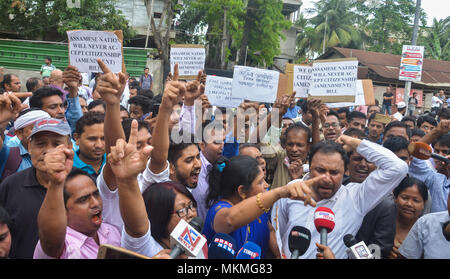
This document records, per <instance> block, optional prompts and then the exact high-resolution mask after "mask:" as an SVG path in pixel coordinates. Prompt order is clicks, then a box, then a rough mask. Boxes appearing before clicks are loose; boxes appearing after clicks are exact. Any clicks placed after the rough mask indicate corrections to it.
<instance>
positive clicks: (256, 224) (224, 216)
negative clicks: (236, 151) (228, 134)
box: [203, 155, 320, 258]
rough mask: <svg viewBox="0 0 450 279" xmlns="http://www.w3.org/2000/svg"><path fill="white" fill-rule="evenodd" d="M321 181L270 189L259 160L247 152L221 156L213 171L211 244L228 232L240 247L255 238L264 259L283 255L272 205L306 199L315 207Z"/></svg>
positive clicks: (210, 179) (207, 229) (209, 222)
mask: <svg viewBox="0 0 450 279" xmlns="http://www.w3.org/2000/svg"><path fill="white" fill-rule="evenodd" d="M319 180H320V177H319V178H317V179H312V180H308V181H306V182H302V181H299V182H296V183H291V184H288V185H286V186H282V187H278V188H275V189H273V190H270V191H266V190H265V186H266V185H267V184H266V181H265V180H264V172H263V171H262V170H261V168H260V167H259V166H258V162H257V161H256V159H254V158H252V157H249V156H243V155H239V156H235V157H232V158H231V159H226V158H224V157H221V158H219V159H218V160H217V162H216V163H215V164H214V165H213V167H212V168H211V170H210V171H209V176H208V182H209V193H208V196H207V200H206V202H207V205H208V206H209V211H208V214H207V216H206V219H205V226H204V228H203V234H204V235H205V236H206V239H207V240H208V243H210V242H211V240H212V239H213V237H214V235H215V234H216V233H226V234H229V235H230V236H232V237H233V238H234V239H235V240H236V245H237V247H236V248H237V249H236V250H239V249H240V248H241V247H242V246H243V245H244V243H245V242H246V241H251V242H254V243H256V244H257V245H259V246H260V247H261V251H262V255H261V257H262V258H265V257H267V256H269V255H273V256H274V257H277V258H279V257H280V252H279V249H278V246H277V242H276V238H275V231H274V229H273V227H272V225H271V224H270V222H269V220H270V218H269V214H268V212H269V209H270V207H271V206H272V205H273V204H274V203H275V202H276V201H277V200H278V199H280V198H291V199H299V200H304V201H305V203H310V204H312V205H313V206H315V202H314V201H313V200H311V186H312V184H314V183H315V182H317V181H319Z"/></svg>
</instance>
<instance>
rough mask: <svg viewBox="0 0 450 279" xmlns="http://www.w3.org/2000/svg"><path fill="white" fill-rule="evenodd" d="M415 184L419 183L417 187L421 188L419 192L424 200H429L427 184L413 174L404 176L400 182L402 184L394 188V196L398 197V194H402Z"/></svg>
mask: <svg viewBox="0 0 450 279" xmlns="http://www.w3.org/2000/svg"><path fill="white" fill-rule="evenodd" d="M413 185H417V188H418V189H419V193H420V195H421V196H422V198H423V201H424V202H426V201H427V200H428V189H427V186H425V184H424V183H423V182H422V181H420V180H419V179H416V178H413V177H411V176H406V177H405V178H403V180H402V181H401V182H400V184H399V185H398V186H397V187H396V188H395V189H394V191H393V193H394V197H395V198H397V197H398V195H400V194H401V193H402V192H403V191H404V190H406V189H407V188H409V187H412V186H413Z"/></svg>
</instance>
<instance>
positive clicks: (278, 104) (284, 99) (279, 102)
mask: <svg viewBox="0 0 450 279" xmlns="http://www.w3.org/2000/svg"><path fill="white" fill-rule="evenodd" d="M295 94H296V92H295V91H293V92H292V94H291V95H283V96H281V97H280V98H278V99H276V100H275V103H274V104H273V108H277V109H278V115H279V119H280V121H281V118H282V117H283V115H284V114H285V113H286V112H287V110H288V108H289V106H290V105H291V103H293V102H295Z"/></svg>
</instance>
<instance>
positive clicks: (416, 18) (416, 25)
mask: <svg viewBox="0 0 450 279" xmlns="http://www.w3.org/2000/svg"><path fill="white" fill-rule="evenodd" d="M420 5H421V0H416V14H415V15H414V29H413V35H412V41H411V45H413V46H415V45H416V43H417V33H418V31H419V17H420ZM410 91H411V81H406V82H405V92H404V94H405V97H404V99H405V104H406V111H408V107H409V92H410Z"/></svg>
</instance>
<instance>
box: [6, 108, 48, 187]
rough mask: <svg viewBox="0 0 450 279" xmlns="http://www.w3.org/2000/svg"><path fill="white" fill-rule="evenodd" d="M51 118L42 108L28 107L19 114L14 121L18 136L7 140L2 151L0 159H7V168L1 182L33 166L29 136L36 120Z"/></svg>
mask: <svg viewBox="0 0 450 279" xmlns="http://www.w3.org/2000/svg"><path fill="white" fill-rule="evenodd" d="M44 118H50V115H49V114H48V113H46V112H45V111H42V110H32V109H28V110H25V111H23V112H21V113H20V114H19V117H18V118H17V119H16V121H14V130H15V134H16V136H14V137H13V138H11V139H10V140H8V141H7V143H6V144H5V145H4V146H3V147H2V149H5V150H4V152H0V160H6V162H7V163H6V165H5V168H4V169H3V171H2V172H0V174H1V175H0V182H2V181H3V179H5V178H6V177H7V176H9V175H11V174H13V173H15V172H19V171H22V170H24V169H26V168H29V167H31V166H32V164H31V158H30V154H29V153H28V137H29V136H30V134H31V131H32V129H33V126H34V123H36V121H38V120H41V119H44Z"/></svg>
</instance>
